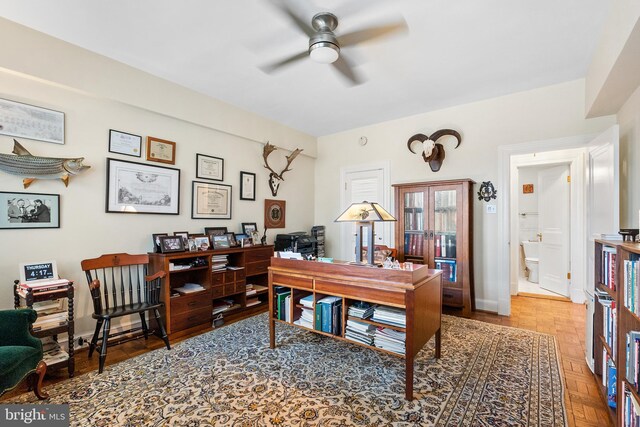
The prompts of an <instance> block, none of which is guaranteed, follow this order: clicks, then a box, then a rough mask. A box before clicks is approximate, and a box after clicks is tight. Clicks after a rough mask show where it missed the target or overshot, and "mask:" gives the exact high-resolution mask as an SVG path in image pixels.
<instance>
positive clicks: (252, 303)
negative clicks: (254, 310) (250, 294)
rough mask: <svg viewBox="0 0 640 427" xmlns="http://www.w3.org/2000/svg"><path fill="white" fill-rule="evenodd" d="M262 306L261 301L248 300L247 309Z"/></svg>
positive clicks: (256, 299)
mask: <svg viewBox="0 0 640 427" xmlns="http://www.w3.org/2000/svg"><path fill="white" fill-rule="evenodd" d="M258 304H260V300H259V299H258V298H257V297H256V298H247V304H246V306H247V307H253V306H254V305H258Z"/></svg>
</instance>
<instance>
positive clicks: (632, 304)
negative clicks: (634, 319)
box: [622, 260, 640, 314]
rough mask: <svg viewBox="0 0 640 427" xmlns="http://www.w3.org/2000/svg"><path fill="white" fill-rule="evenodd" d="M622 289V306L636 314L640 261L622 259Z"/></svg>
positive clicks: (638, 297) (637, 308)
mask: <svg viewBox="0 0 640 427" xmlns="http://www.w3.org/2000/svg"><path fill="white" fill-rule="evenodd" d="M622 267H623V290H624V306H625V307H627V308H628V309H629V311H631V312H632V313H634V314H638V310H639V306H640V304H638V302H639V301H638V300H639V299H640V296H639V295H638V275H639V273H640V271H639V268H640V263H639V262H638V260H624V262H623V265H622Z"/></svg>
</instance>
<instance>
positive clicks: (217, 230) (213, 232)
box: [204, 227, 227, 236]
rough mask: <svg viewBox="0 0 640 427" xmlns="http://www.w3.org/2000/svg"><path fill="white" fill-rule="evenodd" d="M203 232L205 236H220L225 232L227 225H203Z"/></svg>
mask: <svg viewBox="0 0 640 427" xmlns="http://www.w3.org/2000/svg"><path fill="white" fill-rule="evenodd" d="M204 234H206V235H207V236H222V235H223V234H227V227H205V228H204Z"/></svg>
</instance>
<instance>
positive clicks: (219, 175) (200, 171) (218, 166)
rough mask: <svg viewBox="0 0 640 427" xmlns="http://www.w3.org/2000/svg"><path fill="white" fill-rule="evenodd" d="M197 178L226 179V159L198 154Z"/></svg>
mask: <svg viewBox="0 0 640 427" xmlns="http://www.w3.org/2000/svg"><path fill="white" fill-rule="evenodd" d="M196 178H200V179H211V180H213V181H223V180H224V159H221V158H220V157H213V156H205V155H204V154H196Z"/></svg>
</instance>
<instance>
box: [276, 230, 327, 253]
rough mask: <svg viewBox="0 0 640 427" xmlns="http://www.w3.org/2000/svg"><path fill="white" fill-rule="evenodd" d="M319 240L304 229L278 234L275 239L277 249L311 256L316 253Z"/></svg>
mask: <svg viewBox="0 0 640 427" xmlns="http://www.w3.org/2000/svg"><path fill="white" fill-rule="evenodd" d="M317 243H318V241H317V240H316V239H315V237H311V236H309V235H308V234H307V233H305V232H304V231H295V232H293V233H287V234H278V235H276V240H275V250H276V251H278V252H280V251H291V252H297V253H299V254H302V255H303V256H305V257H310V256H311V255H315V253H316V245H317Z"/></svg>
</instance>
